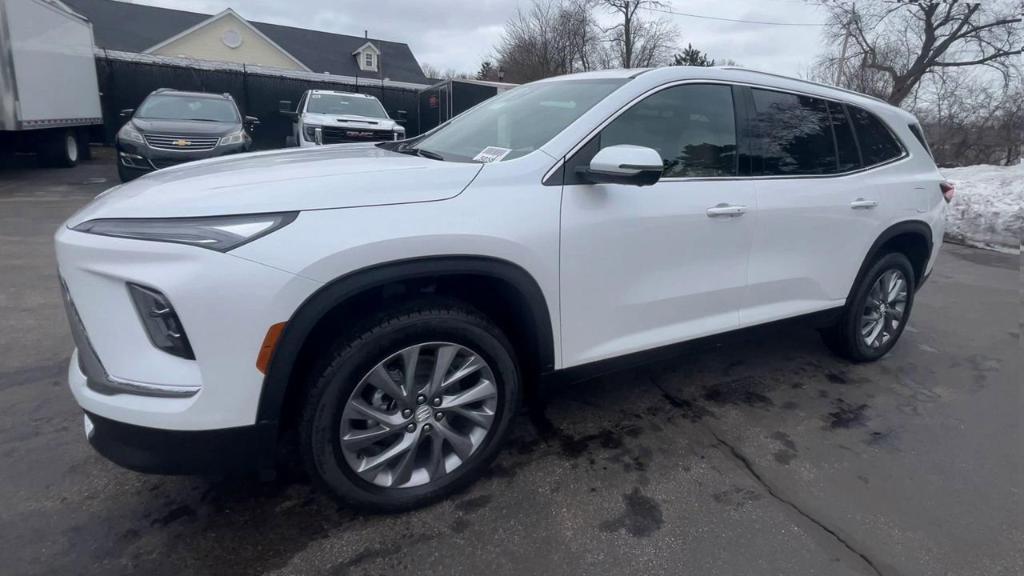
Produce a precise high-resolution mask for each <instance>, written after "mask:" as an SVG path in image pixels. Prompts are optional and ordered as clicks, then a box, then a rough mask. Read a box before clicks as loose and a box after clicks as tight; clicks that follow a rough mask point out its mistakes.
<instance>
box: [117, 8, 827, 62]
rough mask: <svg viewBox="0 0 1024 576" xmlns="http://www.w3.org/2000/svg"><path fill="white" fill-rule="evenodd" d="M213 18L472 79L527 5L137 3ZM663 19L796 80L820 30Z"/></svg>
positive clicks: (742, 15)
mask: <svg viewBox="0 0 1024 576" xmlns="http://www.w3.org/2000/svg"><path fill="white" fill-rule="evenodd" d="M134 1H135V3H138V4H152V5H155V6H163V7H166V8H177V9H180V10H190V11H193V12H202V13H207V14H215V13H217V12H220V11H221V10H223V9H224V8H227V7H231V8H233V9H234V10H235V11H236V12H238V13H239V14H241V15H242V16H243V17H244V18H247V19H249V20H256V21H261V22H272V23H275V24H285V25H288V26H297V27H304V28H313V29H317V30H324V31H327V32H335V33H340V34H352V35H358V36H361V35H362V34H363V30H368V31H369V33H370V36H371V37H377V38H382V39H385V40H394V41H398V42H405V43H407V44H409V46H410V47H411V48H412V51H413V54H415V55H416V58H417V59H418V60H419V62H420V64H423V63H429V64H431V65H433V66H435V67H437V68H440V69H448V68H454V69H456V70H458V71H464V72H475V71H476V70H477V69H478V68H479V66H480V62H481V61H482V60H483V59H485V58H487V57H488V56H490V55H491V53H492V48H493V46H494V44H495V43H496V42H497V41H498V40H499V39H500V37H501V31H502V27H503V25H504V23H505V22H506V21H507V20H508V19H509V18H510V17H511V16H513V15H514V14H515V12H516V9H517V5H518V6H521V7H522V9H523V10H528V9H529V7H530V3H531V0H519V2H516V1H515V0H372V1H370V2H366V1H359V2H355V1H343V2H339V1H337V0H289V1H287V2H282V1H281V0H134ZM665 4H666V6H667V7H668V9H669V10H671V11H673V12H686V13H690V14H699V15H702V16H714V17H720V18H731V19H740V20H756V21H767V22H788V23H808V24H817V23H821V21H822V20H823V18H824V16H823V14H822V13H821V10H820V9H819V8H816V7H815V6H812V5H810V4H808V3H806V2H804V1H803V0H731V1H729V2H722V1H721V0H717V1H715V0H670V1H667V2H665ZM646 15H647V16H649V17H654V18H661V17H664V18H667V19H669V20H670V21H671V22H673V23H674V24H675V25H676V27H677V29H678V30H679V37H678V43H679V44H681V46H686V44H687V43H692V44H693V45H694V46H695V47H697V48H700V49H701V50H704V51H705V52H708V53H709V54H710V55H711V57H712V58H716V59H718V60H722V59H726V58H730V59H732V60H735V61H736V62H738V63H739V64H742V65H744V66H747V67H750V68H756V69H759V70H764V71H768V72H776V73H781V74H788V75H798V74H801V73H804V72H806V70H807V68H808V66H809V65H810V63H811V62H812V61H813V59H814V56H815V55H816V54H817V53H818V52H819V51H820V49H819V45H820V43H821V29H820V27H817V26H769V25H757V24H743V23H733V22H722V21H715V20H708V19H699V18H692V17H686V16H678V15H669V14H664V13H653V12H648V13H647V14H646Z"/></svg>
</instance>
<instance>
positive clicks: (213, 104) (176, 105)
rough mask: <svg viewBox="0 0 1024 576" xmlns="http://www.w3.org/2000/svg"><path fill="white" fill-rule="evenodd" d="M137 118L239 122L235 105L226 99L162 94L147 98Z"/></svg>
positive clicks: (136, 114) (137, 113)
mask: <svg viewBox="0 0 1024 576" xmlns="http://www.w3.org/2000/svg"><path fill="white" fill-rule="evenodd" d="M135 117H137V118H150V119H155V120H201V121H204V122H237V121H238V112H236V111H235V103H234V102H232V101H231V100H228V99H226V98H219V97H209V96H189V95H185V94H174V95H171V94H161V95H154V96H150V97H148V98H146V100H145V102H143V103H142V106H139V110H138V111H137V112H136V113H135Z"/></svg>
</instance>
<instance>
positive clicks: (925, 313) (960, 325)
mask: <svg viewBox="0 0 1024 576" xmlns="http://www.w3.org/2000/svg"><path fill="white" fill-rule="evenodd" d="M116 178H117V177H116V173H115V170H114V166H113V159H112V154H111V153H110V151H109V150H100V151H98V153H97V154H96V159H95V160H92V161H90V162H86V163H83V164H82V165H80V166H79V167H77V168H75V169H70V170H48V169H36V168H33V167H32V166H31V162H27V161H26V162H21V161H16V162H13V163H12V164H11V165H8V166H6V167H0V263H2V268H0V318H2V321H0V325H2V328H3V329H2V330H0V407H2V408H0V510H2V513H0V572H2V573H4V574H147V575H148V576H157V575H161V574H216V575H223V574H265V573H268V574H321V573H323V574H406V573H423V572H430V573H434V574H456V573H458V574H483V573H486V574H488V575H490V576H497V575H501V574H563V573H564V574H615V575H621V574H699V575H710V574H729V575H735V574H757V575H763V574H786V575H792V574H836V575H838V574H868V575H872V574H884V575H895V574H922V575H934V574H957V575H968V574H979V575H986V576H992V575H997V574H1007V575H1011V574H1022V573H1024V493H1022V487H1024V429H1022V426H1021V422H1022V418H1021V410H1022V409H1024V394H1022V391H1021V358H1022V357H1024V348H1022V346H1021V323H1022V319H1024V318H1022V294H1024V293H1022V291H1021V286H1022V280H1024V277H1022V273H1021V266H1020V259H1019V257H1018V256H1011V255H1004V254H998V253H994V252H986V251H981V250H975V249H969V248H964V247H960V246H954V245H947V246H946V247H945V248H944V250H943V253H942V255H941V257H940V259H939V261H938V262H937V264H936V269H935V272H934V274H933V275H932V277H931V279H930V280H929V282H928V284H927V285H926V286H925V288H924V289H923V290H922V292H921V293H920V294H919V296H918V300H917V302H916V304H915V309H914V313H913V319H912V321H911V323H910V325H909V327H908V329H907V333H906V334H905V335H904V337H903V340H902V341H901V342H900V344H899V345H898V346H897V347H896V349H895V350H894V351H893V353H892V354H890V355H889V356H888V357H886V358H884V359H883V360H882V361H880V362H878V363H875V364H870V365H851V364H848V363H845V362H843V361H840V360H837V359H836V358H835V357H833V356H831V355H830V354H829V353H828V352H827V351H826V350H825V348H824V347H823V346H822V345H821V344H820V343H819V340H818V338H817V334H816V333H815V332H814V331H813V330H809V329H806V328H800V327H780V328H771V329H765V330H760V331H758V332H757V333H754V334H751V335H750V336H748V337H746V338H745V339H743V340H742V341H740V342H739V343H733V344H730V345H728V346H719V347H715V348H709V349H704V350H700V351H695V352H693V353H688V354H686V355H683V356H679V357H677V358H674V359H672V360H670V361H663V362H661V363H658V364H654V365H650V366H647V367H644V368H641V369H634V370H631V371H626V372H621V373H617V374H612V375H607V376H603V377H600V378H597V379H593V380H589V381H586V382H579V383H574V384H565V385H559V386H557V387H553V388H551V389H549V390H547V391H546V394H545V397H544V399H543V401H542V402H540V403H539V404H538V406H535V407H532V408H531V409H529V410H524V412H523V414H522V415H521V416H520V417H519V419H518V420H517V424H516V432H515V433H514V438H513V440H512V442H511V443H510V445H509V446H507V448H506V449H505V450H504V452H503V453H502V455H501V456H500V457H499V459H498V461H497V463H496V465H495V466H494V467H493V469H492V470H491V472H490V473H489V475H488V476H487V477H486V478H484V479H483V480H481V481H480V482H478V483H476V484H475V485H473V486H472V487H471V488H470V489H469V490H468V491H466V492H465V493H463V494H460V495H458V496H456V497H454V498H452V499H450V500H448V501H445V502H442V503H439V504H436V505H434V506H431V507H429V508H426V509H422V510H418V511H416V512H412V513H407V514H400V515H389V516H374V515H361V514H356V513H354V512H352V511H350V510H347V509H346V508H344V507H343V506H339V505H338V504H336V503H335V502H334V501H333V500H331V499H330V498H328V497H326V496H325V495H323V494H321V493H318V492H316V491H314V490H313V489H312V488H311V486H310V485H309V484H308V483H307V482H306V481H305V480H303V479H301V478H293V477H282V478H279V479H277V480H276V481H273V482H265V483H260V482H256V481H254V480H244V479H216V480H211V479H203V478H191V477H157V476H144V475H140V474H136V473H133V472H129V471H126V470H123V469H120V468H118V467H116V466H114V465H113V464H110V463H109V462H107V461H105V460H104V459H102V458H101V457H99V456H98V455H96V454H94V453H93V451H92V450H91V449H90V448H89V446H88V445H87V443H86V441H85V438H84V434H83V430H82V418H81V413H80V411H79V410H78V409H77V407H76V405H75V403H74V401H73V399H72V397H71V394H70V393H69V392H68V391H67V389H66V385H65V383H64V372H65V369H66V365H67V361H68V358H69V356H70V353H71V349H72V344H71V338H70V335H69V334H68V331H67V327H66V322H65V319H64V312H63V309H62V307H61V303H60V294H59V289H58V283H57V278H56V265H55V262H54V257H53V249H52V234H53V231H54V230H55V229H56V228H57V226H58V225H59V224H60V223H61V222H62V221H63V220H64V219H65V218H67V217H68V216H69V215H70V214H72V213H73V212H74V211H75V210H76V209H78V208H79V207H80V206H82V205H84V204H85V203H86V202H88V201H89V200H90V199H91V198H92V197H93V196H95V195H96V194H98V193H99V192H101V191H103V190H105V189H106V188H108V187H110V186H112V185H113V184H115V183H116Z"/></svg>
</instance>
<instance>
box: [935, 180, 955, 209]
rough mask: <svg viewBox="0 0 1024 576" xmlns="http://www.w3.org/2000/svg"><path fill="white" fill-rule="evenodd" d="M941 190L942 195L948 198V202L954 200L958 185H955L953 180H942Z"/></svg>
mask: <svg viewBox="0 0 1024 576" xmlns="http://www.w3.org/2000/svg"><path fill="white" fill-rule="evenodd" d="M939 190H940V191H941V192H942V197H943V198H945V199H946V203H947V204H948V203H950V202H952V201H953V195H954V194H956V187H954V186H953V183H952V182H940V183H939Z"/></svg>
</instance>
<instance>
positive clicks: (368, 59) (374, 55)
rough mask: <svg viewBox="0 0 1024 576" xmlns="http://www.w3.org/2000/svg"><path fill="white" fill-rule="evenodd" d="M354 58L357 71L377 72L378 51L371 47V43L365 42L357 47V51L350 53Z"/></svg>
mask: <svg viewBox="0 0 1024 576" xmlns="http://www.w3.org/2000/svg"><path fill="white" fill-rule="evenodd" d="M352 55H353V56H355V59H356V64H357V65H358V66H359V69H360V70H362V71H364V72H377V71H378V69H379V67H378V63H379V62H378V61H379V60H380V50H378V49H377V47H376V46H374V45H373V43H372V42H367V43H365V44H363V45H362V46H360V47H359V49H358V50H356V51H355V52H353V53H352Z"/></svg>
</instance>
